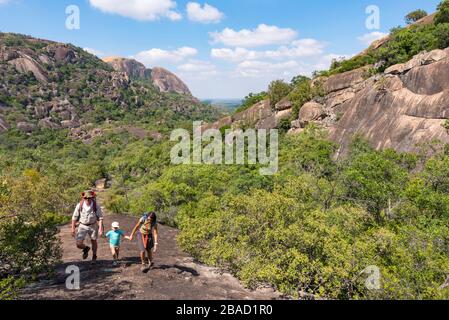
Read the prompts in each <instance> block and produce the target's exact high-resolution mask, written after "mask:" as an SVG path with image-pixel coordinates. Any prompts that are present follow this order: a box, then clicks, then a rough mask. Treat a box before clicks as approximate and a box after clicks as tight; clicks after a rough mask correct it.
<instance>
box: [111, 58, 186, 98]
mask: <svg viewBox="0 0 449 320" xmlns="http://www.w3.org/2000/svg"><path fill="white" fill-rule="evenodd" d="M103 61H104V62H106V63H108V64H110V65H111V66H112V67H113V68H114V70H115V71H118V72H125V73H126V74H127V75H128V76H129V77H130V78H132V79H136V80H150V81H151V82H152V84H153V85H154V86H155V87H156V88H158V89H159V91H160V92H175V93H179V94H184V95H189V96H192V93H191V92H190V90H189V88H188V87H187V85H186V84H185V83H184V82H183V81H182V80H181V79H179V78H178V77H177V76H176V75H175V74H173V73H172V72H170V71H168V70H166V69H164V68H161V67H154V68H153V69H147V68H146V67H145V66H144V65H143V64H142V63H140V62H138V61H136V60H134V59H126V58H120V57H109V58H104V59H103Z"/></svg>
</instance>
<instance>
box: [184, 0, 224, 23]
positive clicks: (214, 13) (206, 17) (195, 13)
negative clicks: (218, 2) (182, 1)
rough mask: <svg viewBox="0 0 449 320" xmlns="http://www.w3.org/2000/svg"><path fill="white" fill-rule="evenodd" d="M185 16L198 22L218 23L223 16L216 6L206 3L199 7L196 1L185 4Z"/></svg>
mask: <svg viewBox="0 0 449 320" xmlns="http://www.w3.org/2000/svg"><path fill="white" fill-rule="evenodd" d="M187 16H188V17H189V20H191V21H194V22H200V23H218V22H220V21H221V20H222V19H223V18H224V14H223V13H222V12H220V10H218V9H217V8H215V7H212V6H211V5H208V4H207V3H205V4H204V6H203V7H201V5H200V4H199V3H197V2H189V3H188V4H187Z"/></svg>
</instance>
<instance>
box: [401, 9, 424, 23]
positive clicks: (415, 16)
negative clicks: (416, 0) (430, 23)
mask: <svg viewBox="0 0 449 320" xmlns="http://www.w3.org/2000/svg"><path fill="white" fill-rule="evenodd" d="M427 15H428V13H427V12H426V11H424V10H421V9H419V10H415V11H413V12H410V13H409V14H408V15H406V16H405V23H407V24H412V23H415V22H416V21H418V20H421V19H422V18H424V17H426V16H427Z"/></svg>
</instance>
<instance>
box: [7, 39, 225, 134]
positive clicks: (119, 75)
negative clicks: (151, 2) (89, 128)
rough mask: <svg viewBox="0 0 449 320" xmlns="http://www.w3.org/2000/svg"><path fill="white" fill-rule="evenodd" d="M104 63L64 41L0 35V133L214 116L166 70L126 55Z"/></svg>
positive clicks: (216, 112)
mask: <svg viewBox="0 0 449 320" xmlns="http://www.w3.org/2000/svg"><path fill="white" fill-rule="evenodd" d="M109 63H111V64H108V63H105V62H104V61H102V60H100V59H98V58H97V57H95V56H94V55H91V54H89V53H87V52H85V51H84V50H83V49H81V48H78V47H75V46H73V45H71V44H63V43H57V42H52V41H48V40H42V39H34V38H31V37H28V36H24V35H19V34H10V33H0V79H1V80H0V132H4V131H6V130H8V129H10V128H17V129H19V130H21V131H23V132H26V133H31V132H32V131H34V130H37V129H60V128H69V129H71V130H73V129H76V128H79V127H82V126H84V125H87V124H90V123H97V124H100V123H102V122H104V121H109V120H113V121H114V120H116V121H121V120H123V119H125V118H126V119H128V120H127V121H138V120H142V119H147V120H148V119H150V118H151V119H154V121H158V122H164V121H165V120H164V119H168V121H172V120H173V119H177V118H179V119H186V120H188V119H191V118H195V117H196V118H200V119H203V118H204V117H206V118H207V117H209V116H210V117H212V118H215V117H216V116H217V115H218V114H219V113H218V111H216V110H213V108H210V107H208V106H205V105H202V104H200V103H199V101H198V100H197V99H196V98H194V97H193V96H192V95H191V94H190V91H189V90H188V88H187V87H186V86H185V85H184V84H183V83H182V82H181V81H180V80H179V79H178V78H177V77H176V76H174V75H173V74H171V73H169V72H168V71H164V70H163V69H160V68H155V69H154V71H153V72H151V70H147V69H146V68H145V67H144V66H143V65H142V64H140V63H138V62H137V61H133V60H126V59H114V60H113V61H109ZM114 69H116V70H114ZM117 70H119V71H117ZM152 74H153V77H152ZM154 75H156V76H154ZM148 79H152V80H153V81H142V80H148Z"/></svg>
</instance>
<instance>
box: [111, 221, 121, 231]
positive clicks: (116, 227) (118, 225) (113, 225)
mask: <svg viewBox="0 0 449 320" xmlns="http://www.w3.org/2000/svg"><path fill="white" fill-rule="evenodd" d="M112 228H113V229H119V228H120V224H119V223H118V222H113V223H112Z"/></svg>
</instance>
